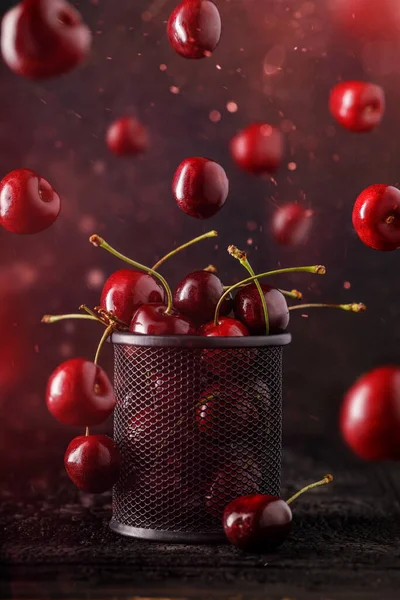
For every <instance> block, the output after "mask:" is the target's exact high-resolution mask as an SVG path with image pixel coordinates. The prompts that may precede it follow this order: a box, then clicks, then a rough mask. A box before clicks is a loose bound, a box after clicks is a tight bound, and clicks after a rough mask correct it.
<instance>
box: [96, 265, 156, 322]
mask: <svg viewBox="0 0 400 600" xmlns="http://www.w3.org/2000/svg"><path fill="white" fill-rule="evenodd" d="M164 296H165V293H164V290H163V289H162V287H161V286H160V285H159V284H158V283H157V281H156V280H155V279H154V278H153V277H152V276H151V275H148V274H147V273H144V272H143V271H133V270H131V269H120V270H119V271H115V273H113V274H112V275H110V277H109V278H108V279H107V281H106V282H105V284H104V286H103V290H102V292H101V299H100V306H101V308H103V309H105V310H108V311H109V312H113V313H114V315H116V316H117V317H118V318H119V319H121V321H124V323H127V324H128V325H129V323H130V322H131V320H132V317H133V315H134V314H135V312H136V311H137V309H138V308H139V306H141V305H142V304H151V303H154V302H163V301H164Z"/></svg>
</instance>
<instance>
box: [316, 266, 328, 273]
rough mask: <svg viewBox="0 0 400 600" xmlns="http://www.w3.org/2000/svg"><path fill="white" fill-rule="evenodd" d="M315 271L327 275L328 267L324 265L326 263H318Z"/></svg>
mask: <svg viewBox="0 0 400 600" xmlns="http://www.w3.org/2000/svg"><path fill="white" fill-rule="evenodd" d="M315 272H316V274H317V275H325V273H326V267H324V265H316V266H315Z"/></svg>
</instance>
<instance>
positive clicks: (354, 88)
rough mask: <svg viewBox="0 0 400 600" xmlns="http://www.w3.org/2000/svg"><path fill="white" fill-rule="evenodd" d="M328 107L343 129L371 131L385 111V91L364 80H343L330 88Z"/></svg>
mask: <svg viewBox="0 0 400 600" xmlns="http://www.w3.org/2000/svg"><path fill="white" fill-rule="evenodd" d="M329 109H330V111H331V114H332V116H333V117H334V119H336V121H337V122H338V123H339V124H340V125H342V127H344V128H345V129H348V130H349V131H355V132H368V131H372V130H373V129H375V127H377V126H378V125H379V123H380V122H381V120H382V118H383V115H384V112H385V92H384V91H383V88H381V87H380V86H379V85H374V84H373V83H368V82H365V81H343V82H342V83H338V84H337V85H335V87H334V88H333V89H332V91H331V94H330V99H329Z"/></svg>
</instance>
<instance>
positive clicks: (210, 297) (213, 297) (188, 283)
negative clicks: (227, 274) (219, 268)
mask: <svg viewBox="0 0 400 600" xmlns="http://www.w3.org/2000/svg"><path fill="white" fill-rule="evenodd" d="M223 293H224V286H223V285H222V282H221V280H220V279H219V277H217V276H216V275H215V274H214V273H209V272H208V271H194V272H193V273H189V275H186V277H184V278H183V279H182V281H181V282H180V283H179V284H178V286H177V288H176V290H175V292H174V306H175V308H176V309H177V310H178V311H179V312H180V313H181V314H182V315H185V316H186V317H189V319H190V320H191V321H192V322H193V323H194V324H195V325H197V326H199V325H202V324H203V323H206V322H207V321H210V320H211V319H212V318H213V316H214V313H215V308H216V306H217V304H218V301H219V299H220V298H221V296H222V294H223ZM231 310H232V298H230V297H228V296H227V298H226V300H225V301H224V302H223V303H222V306H221V311H220V313H221V314H222V315H228V314H229V313H230V312H231Z"/></svg>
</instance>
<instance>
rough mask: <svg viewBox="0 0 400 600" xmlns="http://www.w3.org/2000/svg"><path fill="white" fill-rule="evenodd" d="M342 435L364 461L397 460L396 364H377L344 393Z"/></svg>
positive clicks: (399, 407) (399, 408)
mask: <svg viewBox="0 0 400 600" xmlns="http://www.w3.org/2000/svg"><path fill="white" fill-rule="evenodd" d="M340 425H341V430H342V435H343V437H344V439H345V441H346V442H347V444H348V445H349V446H350V448H351V449H352V450H353V452H355V453H356V454H357V455H358V456H360V457H361V458H363V459H365V460H400V367H395V366H387V367H378V368H376V369H373V370H372V371H370V372H369V373H366V374H365V375H363V376H362V377H361V378H360V379H359V380H358V381H356V382H355V383H354V384H353V385H352V387H351V388H350V389H349V391H348V392H347V394H346V396H345V399H344V402H343V406H342V411H341V419H340Z"/></svg>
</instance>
